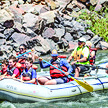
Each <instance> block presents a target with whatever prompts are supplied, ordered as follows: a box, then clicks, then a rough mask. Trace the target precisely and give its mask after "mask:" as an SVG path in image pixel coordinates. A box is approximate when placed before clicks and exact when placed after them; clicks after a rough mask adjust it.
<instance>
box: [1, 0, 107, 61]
mask: <svg viewBox="0 0 108 108" xmlns="http://www.w3.org/2000/svg"><path fill="white" fill-rule="evenodd" d="M90 2H91V4H92V5H93V6H97V4H98V2H97V0H90ZM107 3H108V1H107V0H100V5H107ZM97 8H98V10H99V7H98V6H97V7H96V9H97ZM81 11H87V12H90V11H89V10H88V9H87V8H85V9H82V10H80V8H78V6H77V5H76V4H74V1H73V0H54V1H53V0H16V1H15V0H2V1H1V2H0V57H1V59H4V58H7V57H9V56H10V55H11V54H13V55H15V54H16V52H17V51H18V47H19V45H20V44H22V43H25V44H26V45H27V48H28V49H31V48H34V49H35V53H37V54H38V55H42V54H48V53H50V52H51V50H52V49H54V48H55V49H57V50H58V51H60V52H67V51H71V50H73V49H74V48H75V47H76V46H77V40H78V39H79V38H80V37H84V38H86V40H90V41H91V42H92V43H93V45H94V46H93V47H96V48H99V49H108V43H106V42H105V41H104V39H103V38H101V37H99V36H98V35H97V36H95V34H94V33H93V32H92V31H91V30H89V29H88V27H89V25H88V24H87V23H86V21H83V20H81V21H80V22H78V21H77V20H76V17H77V16H79V13H81ZM70 14H71V15H70Z"/></svg>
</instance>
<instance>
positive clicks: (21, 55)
mask: <svg viewBox="0 0 108 108" xmlns="http://www.w3.org/2000/svg"><path fill="white" fill-rule="evenodd" d="M31 51H33V50H29V51H27V52H25V53H23V54H19V55H18V56H17V57H16V58H18V57H21V56H23V55H24V54H27V53H29V52H31Z"/></svg>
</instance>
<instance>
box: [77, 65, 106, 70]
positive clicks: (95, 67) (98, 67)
mask: <svg viewBox="0 0 108 108" xmlns="http://www.w3.org/2000/svg"><path fill="white" fill-rule="evenodd" d="M75 65H78V66H85V67H92V68H94V69H104V70H108V68H104V67H100V66H95V65H83V64H75Z"/></svg>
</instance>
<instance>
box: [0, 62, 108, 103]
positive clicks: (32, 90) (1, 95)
mask: <svg viewBox="0 0 108 108" xmlns="http://www.w3.org/2000/svg"><path fill="white" fill-rule="evenodd" d="M100 66H101V67H105V64H101V65H100ZM41 75H49V73H48V72H40V73H39V74H38V76H41ZM91 75H92V76H90V77H85V78H84V77H79V78H77V79H78V80H79V81H82V82H84V80H85V81H86V82H87V83H88V84H90V85H91V86H92V87H93V91H98V90H105V89H108V77H107V74H106V73H105V70H102V69H99V72H98V73H97V74H95V71H92V72H91ZM85 93H89V92H88V91H87V90H86V89H85V88H83V87H82V86H80V85H78V83H77V82H76V81H71V82H69V83H65V84H60V85H45V86H43V85H34V84H24V83H21V82H19V81H16V80H13V79H3V80H1V81H0V99H1V100H8V101H11V102H36V101H39V102H51V101H58V100H67V99H70V98H71V99H75V97H76V96H77V95H83V94H85Z"/></svg>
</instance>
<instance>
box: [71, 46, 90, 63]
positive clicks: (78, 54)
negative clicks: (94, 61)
mask: <svg viewBox="0 0 108 108" xmlns="http://www.w3.org/2000/svg"><path fill="white" fill-rule="evenodd" d="M89 55H90V52H89V48H88V47H84V48H80V47H77V48H75V50H74V51H73V52H72V53H71V56H73V57H74V60H79V59H81V58H83V57H87V58H89ZM78 64H90V63H89V60H88V61H87V62H78Z"/></svg>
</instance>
